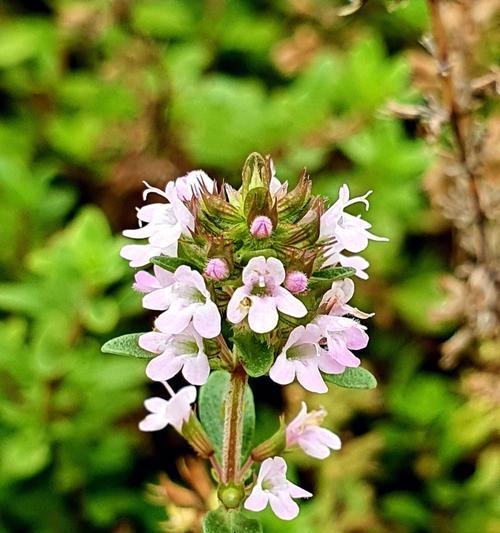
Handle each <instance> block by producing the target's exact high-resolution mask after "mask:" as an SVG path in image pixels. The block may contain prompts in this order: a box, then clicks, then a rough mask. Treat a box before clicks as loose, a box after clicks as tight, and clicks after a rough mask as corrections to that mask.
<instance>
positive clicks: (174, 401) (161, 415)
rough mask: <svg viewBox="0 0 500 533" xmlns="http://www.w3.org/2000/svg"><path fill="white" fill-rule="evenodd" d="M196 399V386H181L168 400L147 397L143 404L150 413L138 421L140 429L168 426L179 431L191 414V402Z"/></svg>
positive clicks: (150, 429)
mask: <svg viewBox="0 0 500 533" xmlns="http://www.w3.org/2000/svg"><path fill="white" fill-rule="evenodd" d="M195 400H196V387H193V386H192V385H190V386H188V387H183V388H182V389H180V390H179V391H178V392H177V393H176V394H174V395H173V396H172V397H171V398H170V400H164V399H163V398H158V397H154V398H148V399H147V400H146V401H145V402H144V406H145V407H146V409H147V410H148V411H149V412H150V413H151V414H149V415H147V416H146V417H145V418H144V419H143V420H141V421H140V422H139V429H140V430H141V431H158V430H160V429H163V428H165V427H167V426H168V424H170V425H172V426H174V428H175V429H176V430H177V431H178V432H179V433H180V432H181V430H182V425H183V424H184V422H185V421H186V420H187V419H188V418H189V417H190V415H191V404H192V403H194V401H195Z"/></svg>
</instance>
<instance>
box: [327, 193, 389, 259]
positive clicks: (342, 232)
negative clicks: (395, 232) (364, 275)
mask: <svg viewBox="0 0 500 533" xmlns="http://www.w3.org/2000/svg"><path fill="white" fill-rule="evenodd" d="M371 192H372V191H368V192H367V193H366V194H365V195H364V196H357V197H355V198H352V199H351V200H350V199H349V187H348V186H347V185H345V184H344V185H342V187H340V190H339V198H338V200H337V201H336V202H335V203H334V204H333V205H332V206H331V207H330V208H329V209H328V210H327V211H326V212H325V213H324V214H323V215H322V216H321V221H320V239H321V240H328V239H333V240H334V242H333V243H332V246H331V250H332V252H341V251H343V250H348V251H349V252H353V253H358V252H361V251H362V250H364V249H365V248H366V247H367V246H368V241H369V240H373V241H387V240H388V239H386V238H385V237H378V236H377V235H374V234H373V233H370V232H369V231H368V229H370V228H371V224H369V223H368V222H366V220H363V219H362V218H361V217H355V216H353V215H350V214H349V213H344V210H345V209H346V207H348V206H350V205H353V204H355V203H358V202H361V203H364V204H365V207H366V209H368V208H369V203H368V200H367V199H366V198H367V196H368V195H369V194H371Z"/></svg>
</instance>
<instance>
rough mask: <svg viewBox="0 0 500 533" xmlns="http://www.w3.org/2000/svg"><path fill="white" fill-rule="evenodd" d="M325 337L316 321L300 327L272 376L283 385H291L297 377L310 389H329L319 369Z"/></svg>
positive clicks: (279, 358) (270, 371) (321, 391)
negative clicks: (322, 341)
mask: <svg viewBox="0 0 500 533" xmlns="http://www.w3.org/2000/svg"><path fill="white" fill-rule="evenodd" d="M321 338H322V335H321V331H320V329H319V327H318V326H316V325H315V324H307V326H305V327H304V326H298V327H296V328H295V329H294V330H292V332H291V333H290V336H289V337H288V340H287V341H286V343H285V345H284V346H283V349H282V351H281V353H280V354H279V355H278V357H277V358H276V361H275V362H274V364H273V366H272V367H271V369H270V370H269V377H270V378H271V379H272V380H273V381H274V382H275V383H279V384H280V385H288V384H289V383H291V382H292V381H293V380H294V379H295V377H297V381H298V382H299V383H300V384H301V385H302V386H303V387H304V388H305V389H307V390H308V391H311V392H319V393H324V392H327V391H328V387H327V386H326V384H325V382H324V381H323V378H322V377H321V373H320V371H319V368H318V365H319V363H320V357H319V353H320V346H319V341H320V340H321Z"/></svg>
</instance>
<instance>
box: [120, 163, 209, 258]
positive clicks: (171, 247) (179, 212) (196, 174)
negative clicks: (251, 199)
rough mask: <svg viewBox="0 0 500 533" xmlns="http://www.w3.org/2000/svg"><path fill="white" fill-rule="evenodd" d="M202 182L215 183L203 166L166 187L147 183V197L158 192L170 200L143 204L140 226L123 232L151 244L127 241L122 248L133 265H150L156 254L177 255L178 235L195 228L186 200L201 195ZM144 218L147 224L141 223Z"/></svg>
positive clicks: (127, 235)
mask: <svg viewBox="0 0 500 533" xmlns="http://www.w3.org/2000/svg"><path fill="white" fill-rule="evenodd" d="M202 184H203V186H204V187H205V188H207V189H208V190H210V191H212V190H213V189H214V187H215V183H214V181H213V180H212V179H210V178H209V177H208V176H207V175H206V174H205V172H203V171H202V170H195V171H193V172H189V173H188V174H186V175H185V176H182V177H180V178H177V179H176V180H175V182H173V181H169V182H168V183H167V185H166V187H165V190H163V191H162V190H161V189H158V188H157V187H151V186H150V185H148V184H147V183H146V190H145V191H144V193H143V197H144V199H146V198H147V196H148V194H150V193H155V194H159V195H160V196H162V197H163V198H165V199H166V200H167V201H168V203H166V204H162V203H155V204H149V205H146V206H144V207H141V209H139V210H138V211H137V218H138V219H139V223H140V225H141V227H139V228H137V229H132V230H125V231H124V232H123V235H124V236H125V237H129V238H130V239H148V244H127V245H126V246H124V247H123V248H122V250H121V252H120V255H121V256H122V257H123V258H125V259H127V260H129V261H130V266H131V267H141V266H144V265H147V264H148V263H149V261H150V259H151V257H154V256H155V255H167V256H174V257H175V256H177V242H178V241H179V238H180V237H181V235H183V234H188V233H189V230H192V229H193V228H194V217H193V215H192V214H191V212H190V211H189V209H188V208H187V206H186V205H185V204H184V202H185V201H188V200H191V198H192V197H193V195H195V196H198V195H199V194H200V190H201V187H202ZM144 222H145V223H146V224H145V225H144V226H142V223H144Z"/></svg>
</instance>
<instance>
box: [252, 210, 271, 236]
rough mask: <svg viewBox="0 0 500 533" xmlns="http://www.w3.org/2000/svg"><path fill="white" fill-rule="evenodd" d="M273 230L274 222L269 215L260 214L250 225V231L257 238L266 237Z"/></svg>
mask: <svg viewBox="0 0 500 533" xmlns="http://www.w3.org/2000/svg"><path fill="white" fill-rule="evenodd" d="M272 231H273V223H272V221H271V219H270V218H269V217H266V216H264V215H259V216H258V217H255V218H254V220H253V222H252V225H251V226H250V233H251V234H252V236H253V237H255V238H257V239H266V238H267V237H269V236H270V235H271V233H272Z"/></svg>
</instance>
